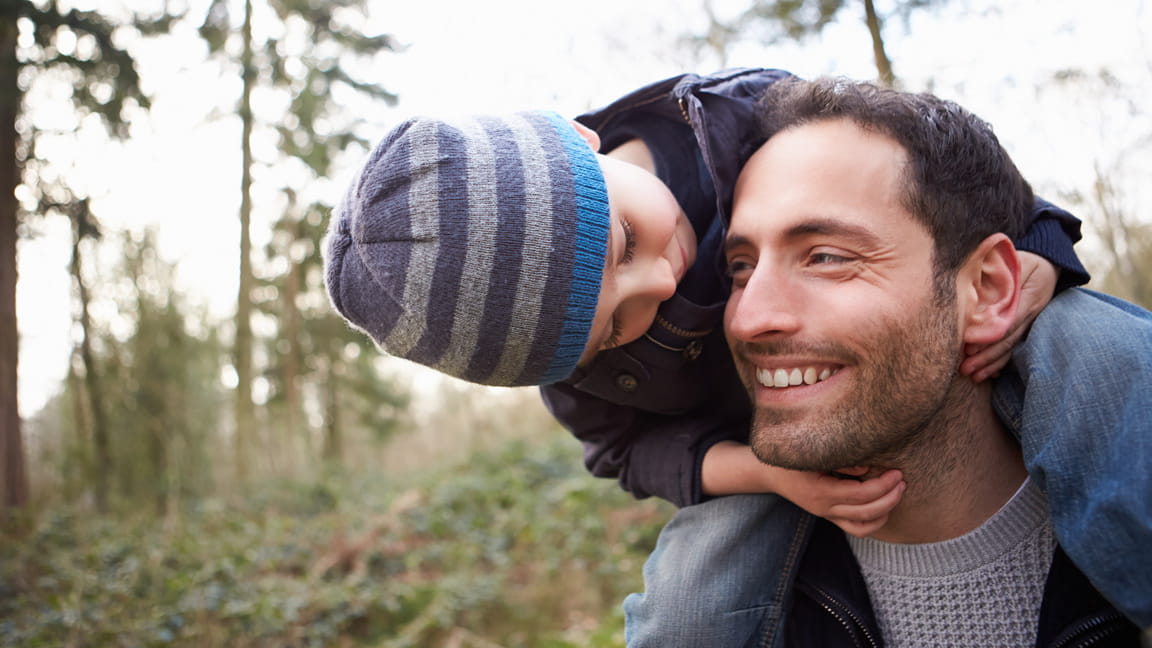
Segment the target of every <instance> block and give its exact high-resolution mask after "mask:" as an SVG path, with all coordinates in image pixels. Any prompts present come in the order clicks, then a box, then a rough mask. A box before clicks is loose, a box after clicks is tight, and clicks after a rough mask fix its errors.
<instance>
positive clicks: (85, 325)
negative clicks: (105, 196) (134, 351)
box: [71, 217, 115, 513]
mask: <svg viewBox="0 0 1152 648" xmlns="http://www.w3.org/2000/svg"><path fill="white" fill-rule="evenodd" d="M81 236H82V234H81V222H80V218H79V217H73V219H72V264H71V265H72V279H73V280H75V282H76V293H77V295H78V296H79V297H80V332H81V335H82V337H81V339H80V360H81V361H82V362H83V363H84V390H85V391H86V392H87V393H88V411H89V412H91V413H92V446H93V450H94V461H93V466H92V468H93V470H92V486H93V489H94V490H93V499H94V501H95V504H96V510H97V511H100V512H101V513H103V512H105V511H107V510H108V475H111V474H114V472H115V471H114V469H113V466H112V451H111V448H110V444H109V441H108V423H107V417H105V416H104V396H103V390H102V389H101V387H100V376H99V374H98V373H97V371H96V359H95V357H94V356H93V354H92V318H91V316H90V315H89V312H88V302H89V299H88V285H87V284H86V283H85V282H84V273H83V264H82V262H81V257H80V243H81Z"/></svg>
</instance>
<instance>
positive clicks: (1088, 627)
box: [1049, 611, 1123, 648]
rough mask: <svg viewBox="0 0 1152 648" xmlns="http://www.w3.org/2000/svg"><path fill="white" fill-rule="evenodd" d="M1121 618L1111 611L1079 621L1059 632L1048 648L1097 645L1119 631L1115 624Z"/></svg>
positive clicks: (1117, 613)
mask: <svg viewBox="0 0 1152 648" xmlns="http://www.w3.org/2000/svg"><path fill="white" fill-rule="evenodd" d="M1122 618H1123V617H1122V616H1121V615H1120V613H1119V612H1115V611H1113V612H1109V613H1107V614H1103V615H1100V616H1095V617H1091V618H1089V619H1086V620H1084V621H1081V622H1080V623H1079V624H1077V625H1075V626H1073V627H1072V628H1069V629H1068V630H1065V631H1064V632H1061V633H1060V636H1059V637H1057V638H1056V639H1055V640H1054V641H1053V642H1052V645H1051V646H1050V647H1049V648H1071V647H1072V646H1076V647H1081V646H1091V645H1094V644H1096V643H1099V642H1100V641H1101V640H1103V639H1106V638H1108V637H1109V636H1111V635H1112V634H1114V633H1115V632H1116V631H1117V630H1119V629H1120V628H1119V625H1117V623H1116V622H1117V621H1120V620H1121V619H1122Z"/></svg>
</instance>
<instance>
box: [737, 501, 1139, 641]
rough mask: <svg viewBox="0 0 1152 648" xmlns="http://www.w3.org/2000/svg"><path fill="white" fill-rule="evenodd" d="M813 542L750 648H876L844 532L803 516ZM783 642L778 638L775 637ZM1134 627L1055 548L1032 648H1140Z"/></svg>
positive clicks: (867, 602)
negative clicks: (780, 613)
mask: <svg viewBox="0 0 1152 648" xmlns="http://www.w3.org/2000/svg"><path fill="white" fill-rule="evenodd" d="M805 524H807V525H810V526H811V527H812V528H813V530H812V532H811V533H812V535H811V539H810V540H809V542H808V545H807V549H806V550H805V552H804V556H803V558H801V560H800V563H799V567H798V574H797V576H796V581H795V586H794V587H793V590H792V594H791V601H790V602H789V604H788V605H787V608H788V609H787V611H786V612H785V614H784V622H783V624H770V623H765V624H764V625H765V627H762V628H761V629H760V632H759V634H758V636H757V637H755V638H754V639H753V641H752V644H753V645H756V646H770V645H781V644H782V645H783V646H786V647H787V648H793V647H807V646H812V647H814V648H815V647H819V648H837V647H839V646H846V647H853V648H869V647H871V648H882V647H883V646H884V640H883V637H881V635H880V630H879V628H878V626H877V624H876V618H875V615H874V613H873V611H872V604H871V600H870V599H869V597H868V587H867V585H866V583H865V582H864V576H863V574H861V572H860V566H859V564H858V563H857V562H856V559H855V557H854V556H853V555H852V550H851V548H849V546H848V541H847V540H846V539H845V537H844V532H843V531H841V530H840V529H837V528H836V527H835V526H833V525H832V523H831V522H828V521H827V520H820V519H818V518H814V517H812V516H808V518H807V519H806V521H805ZM781 632H782V633H783V636H782V637H781V636H779V633H781ZM1139 644H1140V640H1139V631H1138V629H1137V628H1136V626H1135V625H1134V624H1133V623H1132V622H1131V621H1129V620H1128V619H1126V618H1125V617H1124V616H1123V615H1121V614H1120V613H1119V612H1117V611H1116V609H1115V608H1113V607H1112V606H1111V605H1110V604H1109V603H1108V602H1107V601H1106V600H1104V597H1102V596H1101V595H1100V593H1099V592H1097V591H1096V589H1095V588H1093V587H1092V584H1091V583H1089V582H1088V579H1087V578H1085V576H1084V574H1083V573H1081V572H1080V570H1079V569H1077V567H1076V565H1074V564H1073V563H1072V561H1071V560H1069V559H1068V556H1066V555H1065V554H1064V552H1063V551H1061V550H1060V549H1059V548H1057V549H1056V554H1055V556H1054V557H1053V559H1052V567H1051V568H1050V569H1049V570H1048V578H1047V581H1045V584H1044V598H1043V601H1042V603H1041V606H1040V621H1039V628H1038V632H1037V637H1036V646H1037V648H1045V647H1048V646H1051V647H1059V648H1082V647H1085V646H1095V647H1097V648H1105V647H1109V648H1111V647H1117V648H1119V647H1122V646H1128V647H1132V648H1136V647H1137V646H1139Z"/></svg>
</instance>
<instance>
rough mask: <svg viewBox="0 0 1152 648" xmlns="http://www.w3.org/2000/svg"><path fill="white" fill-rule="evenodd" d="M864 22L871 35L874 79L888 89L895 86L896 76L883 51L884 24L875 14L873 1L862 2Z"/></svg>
mask: <svg viewBox="0 0 1152 648" xmlns="http://www.w3.org/2000/svg"><path fill="white" fill-rule="evenodd" d="M864 20H865V22H866V23H868V33H869V34H871V35H872V56H873V58H874V59H875V60H876V77H877V78H878V79H879V80H880V83H883V84H884V85H885V86H887V87H889V88H893V87H895V86H896V75H895V73H893V72H892V61H891V60H890V59H889V58H888V53H887V52H886V51H884V35H883V30H884V24H883V21H882V20H881V19H880V16H879V14H877V13H876V4H875V3H874V2H873V0H864Z"/></svg>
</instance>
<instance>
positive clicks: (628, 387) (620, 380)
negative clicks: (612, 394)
mask: <svg viewBox="0 0 1152 648" xmlns="http://www.w3.org/2000/svg"><path fill="white" fill-rule="evenodd" d="M639 384H640V382H639V381H637V380H636V376H633V375H632V374H629V373H622V374H620V375H619V376H616V386H617V387H619V388H620V391H625V392H628V393H632V392H634V391H636V387H637V386H639Z"/></svg>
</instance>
